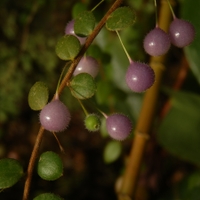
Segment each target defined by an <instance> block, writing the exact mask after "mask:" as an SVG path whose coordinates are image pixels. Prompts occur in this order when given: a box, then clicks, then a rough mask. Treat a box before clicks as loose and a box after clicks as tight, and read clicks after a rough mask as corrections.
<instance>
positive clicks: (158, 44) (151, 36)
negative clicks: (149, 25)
mask: <svg viewBox="0 0 200 200" xmlns="http://www.w3.org/2000/svg"><path fill="white" fill-rule="evenodd" d="M143 45H144V49H145V51H146V52H147V53H148V54H149V55H151V56H160V55H163V54H165V53H167V51H168V50H169V48H170V46H171V43H170V38H169V35H168V34H167V33H165V31H163V30H162V29H160V28H158V27H156V28H154V29H153V30H151V31H150V32H149V33H148V34H147V35H146V37H145V38H144V44H143Z"/></svg>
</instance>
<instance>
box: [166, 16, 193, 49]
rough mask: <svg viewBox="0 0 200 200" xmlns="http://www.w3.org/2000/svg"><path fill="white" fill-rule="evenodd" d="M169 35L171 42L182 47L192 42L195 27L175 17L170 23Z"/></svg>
mask: <svg viewBox="0 0 200 200" xmlns="http://www.w3.org/2000/svg"><path fill="white" fill-rule="evenodd" d="M169 35H170V39H171V43H172V44H173V45H174V46H177V47H180V48H182V47H185V46H187V45H189V44H190V43H192V41H193V40H194V37H195V29H194V26H193V25H192V24H191V23H190V22H188V21H185V20H182V19H178V18H175V19H174V20H173V21H172V23H171V24H170V27H169Z"/></svg>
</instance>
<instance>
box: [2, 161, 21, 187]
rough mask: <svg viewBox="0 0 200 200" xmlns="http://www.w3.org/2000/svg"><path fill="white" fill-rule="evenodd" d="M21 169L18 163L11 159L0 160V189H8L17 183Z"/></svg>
mask: <svg viewBox="0 0 200 200" xmlns="http://www.w3.org/2000/svg"><path fill="white" fill-rule="evenodd" d="M22 175H23V168H22V166H21V164H20V163H19V161H17V160H15V159H12V158H4V159H1V160H0V189H4V188H9V187H11V186H13V185H14V184H15V183H17V182H18V181H19V179H20V178H21V177H22Z"/></svg>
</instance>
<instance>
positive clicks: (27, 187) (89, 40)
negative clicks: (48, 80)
mask: <svg viewBox="0 0 200 200" xmlns="http://www.w3.org/2000/svg"><path fill="white" fill-rule="evenodd" d="M122 2H123V0H116V1H115V2H114V3H113V5H112V6H111V8H110V9H109V10H108V11H107V13H106V14H105V15H104V17H103V18H102V19H101V21H100V22H99V23H98V25H97V26H96V27H95V29H94V31H93V32H92V34H91V35H90V36H89V37H88V38H87V40H86V43H85V45H84V46H83V47H82V49H81V51H80V52H79V54H78V55H77V57H76V58H75V59H74V61H73V62H72V64H71V65H70V67H69V70H68V72H67V73H66V75H65V77H64V78H63V80H62V82H61V84H60V87H59V89H58V94H61V93H62V91H63V89H64V88H65V87H66V84H67V83H68V81H69V80H70V78H71V76H72V74H73V71H74V70H75V68H76V66H77V64H78V62H79V61H80V59H81V58H82V57H83V55H84V53H85V52H86V50H87V49H88V47H89V46H90V45H91V43H92V42H93V40H94V39H95V37H96V36H97V35H98V33H99V32H100V30H101V29H102V28H103V26H104V24H105V22H106V20H107V19H108V17H109V15H110V14H111V13H112V12H113V11H114V10H115V9H117V8H118V7H119V6H120V5H121V3H122ZM54 98H55V96H54ZM54 98H53V99H54ZM43 134H44V128H43V127H42V126H41V127H40V129H39V132H38V135H37V138H36V141H35V144H34V147H33V151H32V154H31V157H30V161H29V165H28V169H27V178H26V181H25V186H24V194H23V200H28V198H29V191H30V186H31V180H32V175H33V169H34V166H35V163H36V159H37V156H38V153H39V147H40V144H41V142H42V137H43Z"/></svg>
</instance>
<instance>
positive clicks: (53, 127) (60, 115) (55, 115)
mask: <svg viewBox="0 0 200 200" xmlns="http://www.w3.org/2000/svg"><path fill="white" fill-rule="evenodd" d="M70 118H71V115H70V112H69V110H68V109H67V107H66V106H65V105H64V104H63V103H62V102H61V101H60V100H53V101H52V102H50V103H48V104H47V105H46V106H45V107H44V108H43V109H42V110H41V112H40V123H41V124H42V126H43V127H44V128H45V129H46V130H48V131H54V132H59V131H63V130H65V129H66V128H67V126H68V124H69V122H70Z"/></svg>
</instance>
